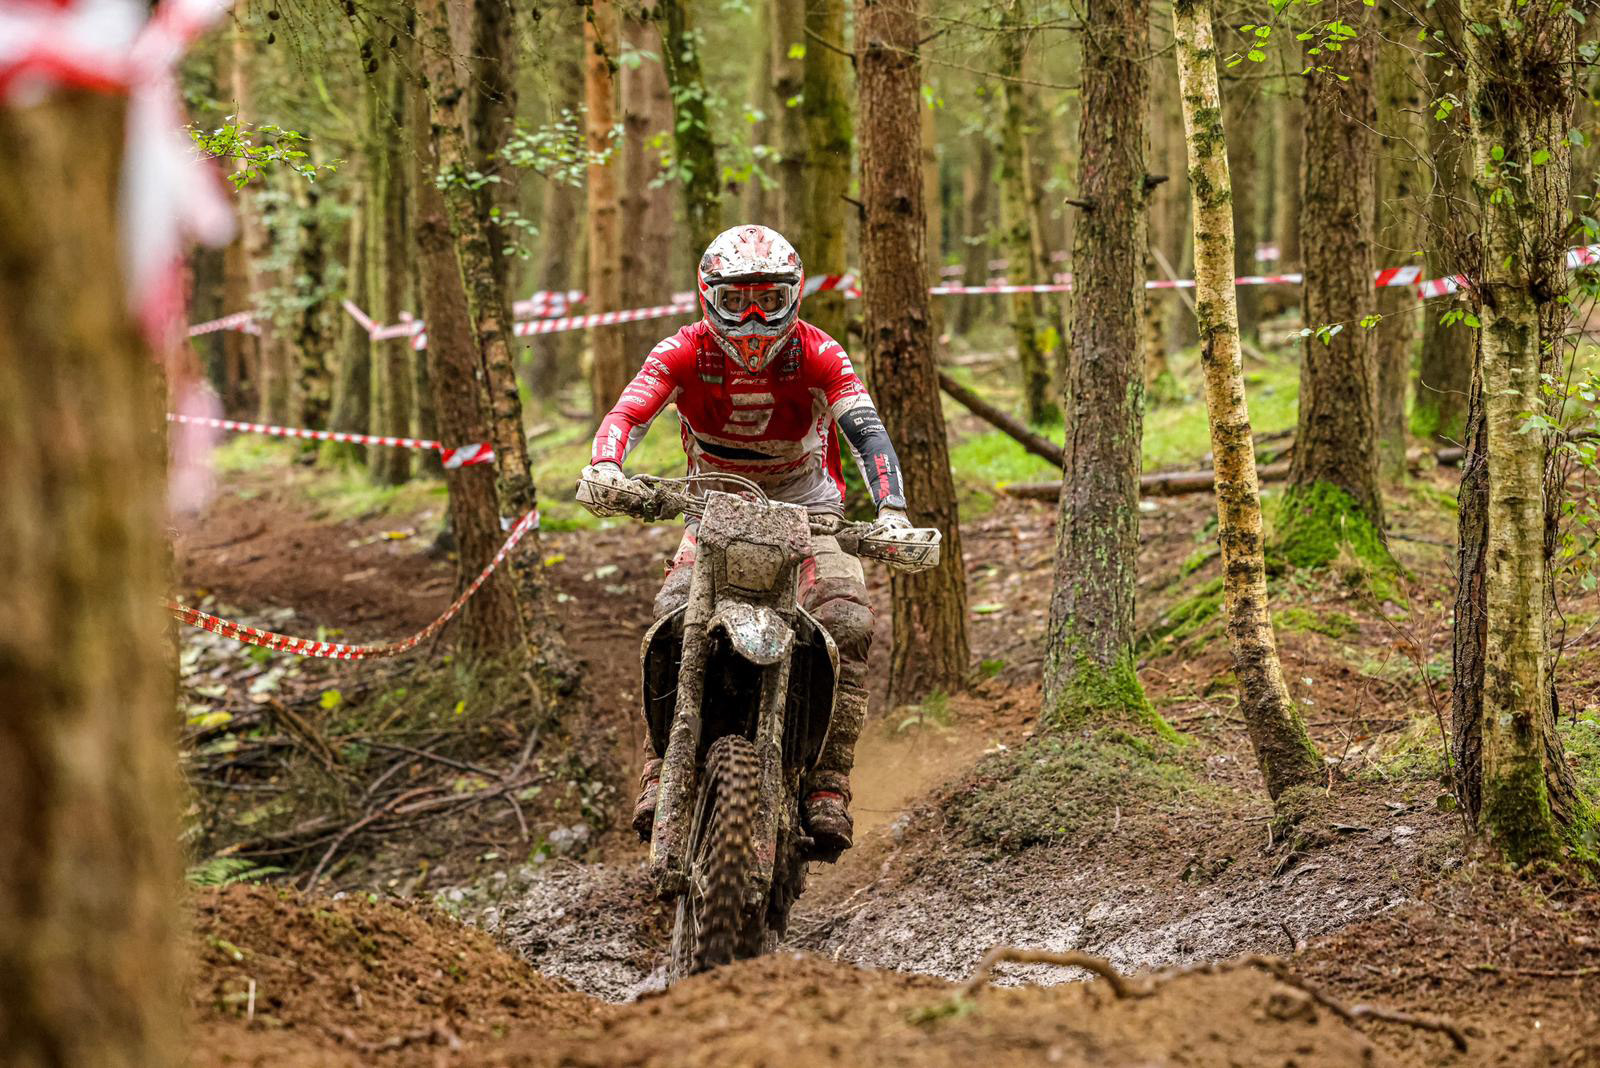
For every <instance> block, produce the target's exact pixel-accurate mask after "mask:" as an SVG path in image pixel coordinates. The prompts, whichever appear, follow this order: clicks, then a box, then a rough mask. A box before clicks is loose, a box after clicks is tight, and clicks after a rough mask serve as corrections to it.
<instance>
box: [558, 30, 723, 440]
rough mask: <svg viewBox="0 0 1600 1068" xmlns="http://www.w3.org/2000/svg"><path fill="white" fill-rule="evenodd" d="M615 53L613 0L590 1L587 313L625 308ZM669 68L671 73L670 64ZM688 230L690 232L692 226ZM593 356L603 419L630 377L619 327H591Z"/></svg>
mask: <svg viewBox="0 0 1600 1068" xmlns="http://www.w3.org/2000/svg"><path fill="white" fill-rule="evenodd" d="M671 47H672V45H671V43H670V42H668V43H666V44H665V46H664V48H665V49H668V50H670V49H671ZM616 57H617V9H616V5H615V4H614V3H613V2H612V0H590V2H589V3H588V4H587V11H586V13H585V18H584V22H583V87H584V102H585V104H586V105H587V113H586V118H585V122H584V137H585V140H586V143H587V144H588V147H589V153H590V163H589V174H588V178H589V183H588V188H589V204H588V209H589V295H588V304H587V306H586V309H585V310H586V311H587V312H589V313H594V312H602V311H613V310H616V309H618V308H620V307H621V306H622V229H621V222H622V220H621V205H620V202H619V198H618V195H617V170H618V168H617V167H616V166H615V163H616V158H615V155H614V154H611V151H610V150H611V148H612V145H611V131H612V129H613V128H614V127H615V125H616V121H617V117H616V89H615V84H616V72H617V60H616ZM695 69H696V70H698V69H699V68H698V67H696V68H695ZM667 70H668V72H669V77H670V72H671V71H672V70H673V67H672V64H671V63H670V62H669V63H667ZM680 106H681V105H680ZM684 121H686V117H685V116H684V115H683V114H682V113H681V112H680V114H679V116H678V122H680V123H682V122H684ZM680 150H681V145H680ZM685 188H687V184H686V185H685ZM692 218H693V216H691V219H692ZM690 230H691V233H692V232H693V230H694V227H693V226H691V227H690ZM589 356H590V363H589V403H590V409H591V411H592V412H593V414H594V417H595V418H596V419H599V418H600V417H601V416H603V415H604V414H605V413H606V412H608V411H610V410H611V406H612V405H613V404H615V403H617V398H618V397H620V396H621V395H622V391H623V389H625V388H626V387H627V385H628V379H629V377H630V375H629V368H628V364H627V361H626V359H625V357H624V354H623V351H622V335H621V334H620V333H618V332H617V330H616V328H615V327H605V326H602V327H597V328H594V329H591V330H590V331H589ZM641 362H642V358H641Z"/></svg>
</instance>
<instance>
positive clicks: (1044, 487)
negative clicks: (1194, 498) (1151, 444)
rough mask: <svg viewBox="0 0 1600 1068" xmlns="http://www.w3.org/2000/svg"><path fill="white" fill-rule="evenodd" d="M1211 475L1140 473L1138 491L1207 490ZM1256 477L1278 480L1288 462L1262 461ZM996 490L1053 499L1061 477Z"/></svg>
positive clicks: (1157, 493)
mask: <svg viewBox="0 0 1600 1068" xmlns="http://www.w3.org/2000/svg"><path fill="white" fill-rule="evenodd" d="M1213 477H1214V475H1213V473H1212V472H1210V471H1158V472H1155V473H1153V474H1148V475H1140V476H1139V495H1140V496H1141V497H1181V496H1183V495H1184V494H1186V493H1208V492H1210V490H1211V486H1212V479H1213ZM1256 477H1257V478H1259V479H1260V480H1261V481H1262V482H1282V481H1283V480H1284V479H1286V478H1288V477H1289V464H1288V462H1287V461H1285V462H1284V463H1278V464H1266V465H1264V466H1262V467H1259V468H1257V469H1256ZM1000 491H1001V492H1002V493H1004V494H1006V495H1007V496H1009V497H1021V498H1023V499H1025V500H1030V501H1053V500H1056V499H1057V498H1059V497H1060V496H1061V480H1060V479H1051V480H1050V481H1048V482H1013V483H1011V484H1010V485H1008V486H1002V487H1001V488H1000Z"/></svg>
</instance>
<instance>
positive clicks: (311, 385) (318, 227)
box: [290, 182, 348, 430]
mask: <svg viewBox="0 0 1600 1068" xmlns="http://www.w3.org/2000/svg"><path fill="white" fill-rule="evenodd" d="M295 202H296V207H297V208H298V211H299V244H298V246H297V248H296V250H295V275H296V283H295V284H296V285H300V286H305V287H307V288H309V289H310V293H308V294H306V296H307V298H308V299H307V300H306V301H305V304H304V306H303V307H301V309H300V313H299V315H298V316H297V317H296V320H295V332H294V354H295V357H296V360H295V380H294V391H293V401H292V404H291V406H290V407H291V410H292V413H293V418H294V420H295V422H296V424H297V425H299V426H305V427H311V428H312V429H314V430H323V429H326V428H327V426H328V416H329V413H330V411H331V409H332V407H333V382H332V376H331V375H330V373H329V370H328V350H329V349H331V348H332V347H333V337H334V332H335V331H334V325H333V324H334V319H333V316H334V312H335V301H334V300H333V298H332V297H331V296H330V295H329V293H328V289H327V273H328V247H327V237H328V235H327V232H326V228H325V226H324V225H323V221H322V215H321V210H320V207H321V203H322V193H321V191H320V190H319V189H318V188H317V187H316V186H315V185H313V184H311V183H309V182H302V183H299V184H297V185H296V186H295ZM338 315H339V316H340V317H341V318H348V316H346V315H345V314H344V312H342V311H341V312H338Z"/></svg>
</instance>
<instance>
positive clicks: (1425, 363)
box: [1412, 0, 1477, 445]
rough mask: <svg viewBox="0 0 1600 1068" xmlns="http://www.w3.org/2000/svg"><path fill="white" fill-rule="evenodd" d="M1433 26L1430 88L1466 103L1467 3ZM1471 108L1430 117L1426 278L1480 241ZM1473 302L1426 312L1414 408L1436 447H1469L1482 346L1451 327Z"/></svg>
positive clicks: (1434, 16)
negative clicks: (1472, 190)
mask: <svg viewBox="0 0 1600 1068" xmlns="http://www.w3.org/2000/svg"><path fill="white" fill-rule="evenodd" d="M1429 20H1430V22H1432V23H1433V24H1434V28H1435V29H1437V30H1439V31H1440V32H1441V33H1442V35H1443V36H1442V38H1438V39H1436V41H1437V43H1435V44H1433V45H1432V46H1431V50H1430V52H1429V54H1428V58H1427V86H1428V95H1429V96H1430V98H1431V99H1434V100H1438V99H1443V98H1450V99H1459V98H1461V97H1463V96H1465V95H1466V84H1465V80H1464V75H1463V65H1462V56H1461V54H1460V53H1459V52H1458V51H1457V49H1456V45H1457V43H1459V42H1461V41H1462V40H1463V37H1462V33H1463V29H1462V25H1461V3H1460V0H1439V2H1438V3H1436V4H1435V5H1434V6H1433V7H1432V8H1431V9H1430V17H1429ZM1466 115H1467V111H1466V109H1464V108H1462V109H1457V110H1454V111H1453V113H1452V115H1451V116H1448V117H1447V119H1446V120H1440V119H1436V118H1434V117H1433V116H1432V114H1431V113H1430V114H1429V116H1428V117H1427V118H1426V119H1425V120H1424V122H1425V124H1426V126H1427V152H1428V157H1429V159H1430V160H1431V161H1432V167H1431V179H1432V184H1431V189H1430V192H1429V196H1428V214H1427V220H1428V239H1427V241H1426V242H1425V244H1424V248H1425V250H1426V251H1425V257H1424V261H1423V262H1424V265H1425V268H1426V270H1425V272H1424V274H1425V276H1426V277H1428V278H1447V277H1449V276H1451V275H1454V274H1457V273H1459V272H1460V271H1461V270H1462V268H1463V266H1464V263H1463V258H1462V257H1463V254H1464V253H1466V252H1467V251H1468V249H1469V246H1470V242H1471V240H1472V237H1473V235H1471V234H1469V233H1467V232H1466V230H1467V228H1468V226H1469V225H1470V224H1469V223H1467V221H1466V220H1469V219H1472V218H1475V216H1476V212H1475V211H1473V210H1472V209H1471V208H1470V207H1469V206H1468V202H1467V200H1466V198H1467V196H1468V194H1469V190H1468V188H1467V165H1468V163H1469V162H1470V160H1471V149H1470V146H1469V145H1468V143H1467V135H1466V133H1465V123H1464V122H1463V120H1464V119H1465V117H1466ZM1466 299H1467V298H1466V296H1465V295H1462V296H1458V297H1455V298H1445V297H1435V298H1434V299H1432V300H1430V301H1428V302H1426V303H1425V304H1424V305H1423V320H1422V322H1423V325H1422V358H1421V360H1420V362H1419V365H1418V369H1417V395H1416V401H1415V403H1414V405H1413V409H1412V429H1413V430H1414V431H1415V432H1416V433H1417V434H1419V435H1423V436H1426V437H1431V438H1433V439H1434V440H1435V441H1438V442H1441V443H1444V444H1449V445H1460V444H1462V443H1463V442H1464V441H1465V440H1466V435H1467V430H1466V419H1467V397H1468V393H1469V392H1470V390H1471V388H1472V368H1473V362H1474V360H1475V358H1476V352H1477V339H1476V337H1475V336H1474V334H1473V332H1472V331H1471V330H1470V329H1468V328H1467V327H1466V326H1465V325H1464V324H1462V323H1460V322H1456V323H1453V324H1446V323H1443V322H1441V319H1442V318H1443V316H1444V315H1445V313H1446V312H1449V311H1451V310H1452V309H1459V308H1460V307H1461V304H1462V302H1463V301H1465V300H1466Z"/></svg>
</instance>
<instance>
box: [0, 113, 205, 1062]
mask: <svg viewBox="0 0 1600 1068" xmlns="http://www.w3.org/2000/svg"><path fill="white" fill-rule="evenodd" d="M125 109H126V101H125V100H124V99H123V98H121V97H118V96H116V95H113V94H105V93H74V92H61V93H59V94H57V95H56V96H54V97H52V98H50V99H49V100H47V101H45V102H43V103H34V104H31V105H26V106H24V105H12V106H0V307H4V308H5V309H6V313H5V315H4V316H0V456H3V457H4V460H3V461H0V813H4V819H0V1049H3V1050H4V1051H5V1052H4V1057H5V1059H6V1063H8V1064H15V1065H41V1066H42V1065H62V1066H66V1065H103V1066H107V1068H164V1066H167V1065H172V1064H179V1063H182V1061H183V1054H182V1052H181V1049H180V1031H181V1029H182V1024H181V1021H182V1020H183V1017H184V1011H185V1001H184V998H183V988H182V984H181V981H180V976H181V971H180V964H179V960H178V955H179V953H180V951H181V949H182V947H183V945H184V937H183V931H182V923H181V922H180V918H179V915H178V900H179V896H180V878H181V876H180V868H179V852H178V831H179V826H178V797H177V768H176V760H175V754H174V753H173V737H174V734H173V722H174V720H173V702H174V700H175V697H176V695H175V693H174V669H173V663H172V652H171V648H170V644H169V643H170V640H171V635H170V633H169V630H168V624H167V623H166V621H165V619H164V615H165V613H164V612H163V611H162V609H161V598H162V597H163V596H164V595H165V593H166V592H167V574H166V560H167V547H166V534H165V528H166V522H167V509H166V492H165V490H166V465H165V449H164V448H163V441H164V438H165V425H164V424H163V423H162V421H161V410H162V403H163V397H162V389H161V382H160V376H159V373H158V364H157V362H156V361H155V360H154V359H153V358H152V355H151V353H150V351H149V349H148V348H147V347H146V346H145V344H144V343H143V342H142V340H141V339H140V336H139V333H138V330H137V328H136V326H135V324H134V322H133V320H132V317H131V316H130V315H129V314H128V313H127V312H126V311H125V310H124V309H125V308H126V307H127V294H126V293H125V292H124V289H123V280H122V278H121V275H120V271H119V259H120V258H119V257H118V256H117V255H116V254H115V248H116V239H117V232H118V229H119V227H120V225H121V222H122V221H121V220H119V218H118V214H119V213H118V201H119V192H120V190H121V185H122V173H121V146H122V144H123V135H124V114H125Z"/></svg>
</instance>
